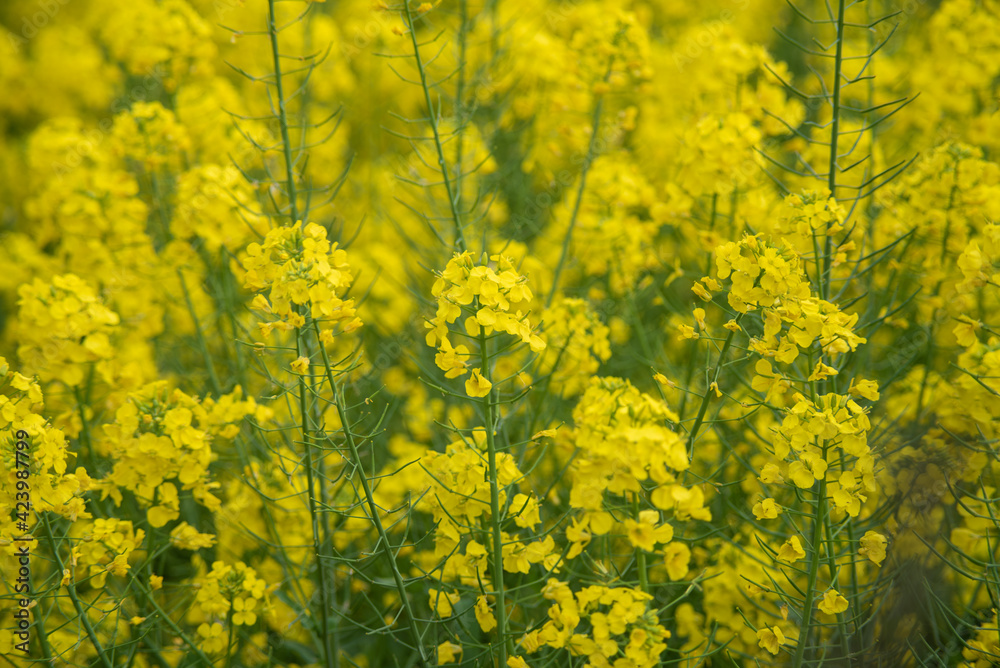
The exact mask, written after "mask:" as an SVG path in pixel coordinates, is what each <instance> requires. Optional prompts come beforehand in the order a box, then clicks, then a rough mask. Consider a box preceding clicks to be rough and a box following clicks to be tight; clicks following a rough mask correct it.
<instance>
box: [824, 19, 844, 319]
mask: <svg viewBox="0 0 1000 668" xmlns="http://www.w3.org/2000/svg"><path fill="white" fill-rule="evenodd" d="M844 4H845V0H839V2H838V7H839V9H838V14H837V53H836V56H835V58H834V61H833V110H832V118H831V120H830V163H829V172H828V173H827V189H828V190H829V191H830V197H833V198H834V199H836V197H837V140H838V139H839V138H840V77H841V69H842V68H843V65H844ZM832 262H833V237H832V236H830V227H829V226H827V229H826V235H825V238H824V242H823V273H822V279H823V280H822V281H821V282H820V295H821V296H822V297H823V299H828V298H829V296H830V265H831V263H832Z"/></svg>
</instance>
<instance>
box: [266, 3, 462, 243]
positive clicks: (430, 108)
mask: <svg viewBox="0 0 1000 668" xmlns="http://www.w3.org/2000/svg"><path fill="white" fill-rule="evenodd" d="M273 1H274V0H271V2H273ZM403 8H404V10H405V11H406V26H407V28H409V31H410V40H411V41H412V43H413V57H414V59H415V60H416V62H417V71H418V72H419V73H420V87H421V88H422V89H423V91H424V103H425V104H426V105H427V120H428V122H429V123H430V126H431V132H432V133H433V135H434V148H435V149H436V150H437V157H438V169H439V170H440V172H441V178H442V179H443V180H444V189H445V191H446V192H447V194H448V205H449V207H450V208H451V217H452V220H453V221H454V223H455V245H456V246H457V247H458V250H459V251H464V250H465V249H466V243H465V231H464V228H463V226H462V216H461V215H460V214H459V212H458V201H457V196H456V194H455V193H454V192H453V188H452V183H451V176H450V175H449V173H448V165H447V162H446V161H445V159H444V146H443V145H442V143H441V133H440V132H439V131H438V120H437V115H436V114H435V113H434V104H433V103H432V102H431V90H430V87H429V86H428V85H427V72H426V71H425V68H424V61H423V58H422V57H421V55H420V44H419V43H418V42H417V31H416V28H415V27H414V25H413V14H412V13H411V12H410V3H409V0H404V2H403Z"/></svg>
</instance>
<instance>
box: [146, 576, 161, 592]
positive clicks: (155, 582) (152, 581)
mask: <svg viewBox="0 0 1000 668" xmlns="http://www.w3.org/2000/svg"><path fill="white" fill-rule="evenodd" d="M149 586H150V588H152V589H160V588H162V587H163V576H162V575H150V576H149Z"/></svg>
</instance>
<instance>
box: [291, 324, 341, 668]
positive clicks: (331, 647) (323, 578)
mask: <svg viewBox="0 0 1000 668" xmlns="http://www.w3.org/2000/svg"><path fill="white" fill-rule="evenodd" d="M306 335H307V333H306V329H305V327H299V328H297V329H296V337H295V351H296V355H297V357H299V358H301V357H303V356H304V353H305V352H306V350H307V348H308V342H307V341H306V340H305V339H306ZM310 391H311V389H310V388H309V387H308V386H307V384H306V376H305V374H302V375H300V376H299V414H300V416H301V419H302V443H303V445H304V447H305V452H306V484H307V486H308V490H307V493H306V494H307V497H308V499H309V514H310V516H311V519H312V539H313V553H314V555H315V559H316V571H317V585H318V587H319V605H320V610H319V614H320V624H321V626H320V631H321V633H322V634H323V665H324V666H326V667H327V668H337V667H338V666H339V665H340V652H339V648H338V643H337V631H336V629H335V628H333V625H331V623H330V611H332V609H333V602H332V601H331V600H330V599H331V596H330V594H331V590H332V586H333V583H332V582H327V577H328V575H329V574H328V573H327V566H326V557H325V555H324V554H323V551H324V550H323V546H324V543H325V541H324V540H323V539H322V538H321V536H320V514H321V512H322V513H326V512H327V511H326V509H323V510H322V511H321V510H320V509H319V504H318V503H317V499H316V496H317V493H318V491H317V489H316V482H317V481H316V478H317V477H319V476H317V473H316V463H315V461H314V460H313V448H317V449H319V446H318V445H317V444H315V443H314V442H313V439H312V427H311V424H310V422H311V417H310V415H311V411H310V410H309V405H308V401H307V398H306V395H307V392H310ZM319 484H320V485H322V484H323V480H322V478H321V479H320V480H319Z"/></svg>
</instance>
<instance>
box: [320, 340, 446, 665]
mask: <svg viewBox="0 0 1000 668" xmlns="http://www.w3.org/2000/svg"><path fill="white" fill-rule="evenodd" d="M313 326H314V327H315V328H316V335H317V336H319V328H318V326H317V325H316V322H315V321H313ZM320 351H321V353H322V355H323V366H324V368H325V369H326V378H327V382H328V383H329V384H330V388H331V390H332V391H333V393H334V405H335V406H336V407H337V415H338V416H339V417H340V424H341V427H342V428H343V430H344V440H345V442H346V443H347V447H348V448H349V449H350V451H351V463H352V464H353V465H354V467H355V470H357V472H358V475H359V477H360V478H361V488H362V490H363V491H364V494H365V501H366V502H367V503H368V511H369V513H370V514H371V519H372V524H373V525H374V526H375V531H376V532H378V540H379V545H381V546H382V554H383V555H384V556H385V560H386V562H387V563H388V564H389V569H390V570H391V571H392V579H393V582H394V583H395V585H396V592H397V593H398V594H399V601H400V604H401V605H402V606H403V611H404V612H405V613H406V620H407V624H409V627H410V634H411V635H412V636H413V646H414V647H415V648H416V650H417V652H418V653H419V655H420V665H425V666H426V665H429V662H428V658H427V653H426V650H425V648H424V643H423V638H422V636H421V634H420V630H419V629H418V628H417V617H416V615H415V614H414V613H413V607H412V605H411V603H410V597H409V595H408V594H407V592H406V584H405V583H404V582H403V576H402V574H401V573H400V571H399V565H398V564H397V563H396V556H395V554H393V551H392V544H391V543H390V542H389V535H388V534H387V533H386V531H385V527H384V526H383V525H382V518H381V516H380V515H379V508H378V504H376V503H375V495H374V494H373V492H372V487H371V484H370V483H369V482H368V477H367V476H366V475H365V470H364V468H363V467H362V465H361V454H360V453H359V452H358V445H357V442H356V441H355V439H354V432H352V431H351V426H350V422H349V420H348V416H347V410H346V399H345V397H344V390H343V387H342V386H341V384H340V383H337V381H336V379H335V378H334V376H333V367H332V365H331V364H330V356H329V354H328V353H327V352H326V348H325V347H323V346H320Z"/></svg>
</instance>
